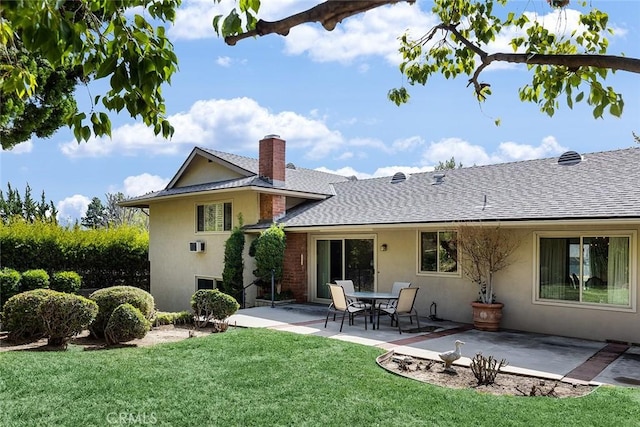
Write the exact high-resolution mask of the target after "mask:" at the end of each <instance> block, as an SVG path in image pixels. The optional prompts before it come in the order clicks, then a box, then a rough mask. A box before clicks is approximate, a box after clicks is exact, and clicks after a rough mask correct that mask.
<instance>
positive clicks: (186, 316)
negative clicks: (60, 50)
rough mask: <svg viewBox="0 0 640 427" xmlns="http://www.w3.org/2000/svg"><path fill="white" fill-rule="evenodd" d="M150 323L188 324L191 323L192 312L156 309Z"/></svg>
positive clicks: (155, 324)
mask: <svg viewBox="0 0 640 427" xmlns="http://www.w3.org/2000/svg"><path fill="white" fill-rule="evenodd" d="M152 323H153V326H162V325H190V324H192V323H193V314H192V313H189V312H188V311H179V312H175V313H173V312H166V311H157V312H156V314H155V317H154V318H153V321H152Z"/></svg>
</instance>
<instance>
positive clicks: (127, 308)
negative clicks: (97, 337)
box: [104, 304, 151, 345]
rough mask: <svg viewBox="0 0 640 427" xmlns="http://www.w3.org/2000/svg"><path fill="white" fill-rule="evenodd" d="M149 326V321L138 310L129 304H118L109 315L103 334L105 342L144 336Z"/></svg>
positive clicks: (111, 342) (111, 343) (113, 342)
mask: <svg viewBox="0 0 640 427" xmlns="http://www.w3.org/2000/svg"><path fill="white" fill-rule="evenodd" d="M150 328H151V322H149V321H148V320H147V319H145V317H144V315H143V314H142V313H141V312H140V310H138V309H137V308H135V307H134V306H132V305H131V304H120V305H119V306H118V307H116V309H115V310H113V313H112V314H111V317H109V321H108V322H107V327H106V328H105V330H104V336H105V339H106V340H107V344H109V345H113V344H118V343H122V342H127V341H131V340H134V339H136V338H144V336H145V335H146V334H147V332H148V331H149V329H150Z"/></svg>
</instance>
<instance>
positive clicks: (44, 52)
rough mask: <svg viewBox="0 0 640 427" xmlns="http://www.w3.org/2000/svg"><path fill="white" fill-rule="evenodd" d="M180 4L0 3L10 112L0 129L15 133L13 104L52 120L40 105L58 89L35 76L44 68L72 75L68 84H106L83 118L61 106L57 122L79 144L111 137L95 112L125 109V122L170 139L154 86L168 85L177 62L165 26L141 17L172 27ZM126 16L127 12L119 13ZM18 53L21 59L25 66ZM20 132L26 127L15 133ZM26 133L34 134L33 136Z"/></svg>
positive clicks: (173, 0)
mask: <svg viewBox="0 0 640 427" xmlns="http://www.w3.org/2000/svg"><path fill="white" fill-rule="evenodd" d="M180 2H181V0H119V1H99V0H67V1H60V0H13V1H10V0H7V1H3V2H1V3H0V21H1V23H2V25H0V52H2V54H0V58H1V60H2V62H1V64H0V66H1V67H0V96H2V98H5V99H11V100H13V101H12V105H13V106H12V107H11V108H7V109H3V111H2V113H3V116H2V122H1V123H2V126H3V127H4V126H5V123H8V124H9V125H10V126H11V124H13V126H14V127H15V125H16V124H19V123H20V121H21V120H22V119H21V117H20V111H21V108H19V104H20V103H26V105H29V104H31V105H36V104H37V105H39V106H40V107H41V110H40V113H41V114H43V115H47V114H49V115H51V114H53V113H54V110H55V109H56V107H55V106H47V105H46V103H43V102H42V101H41V99H45V98H47V97H51V98H55V96H52V94H53V93H54V92H55V91H56V90H59V89H60V86H59V85H52V87H49V86H47V83H45V82H44V81H43V80H42V76H40V71H38V70H40V69H41V68H44V69H46V70H54V72H61V73H65V72H69V70H72V73H74V74H73V75H72V76H68V75H67V76H66V77H67V78H69V77H71V79H70V80H71V81H73V79H75V78H76V77H77V78H78V79H79V80H80V81H82V82H88V81H89V80H92V79H96V80H97V79H102V78H107V77H109V85H110V89H109V90H108V91H107V92H106V93H105V94H101V95H97V96H95V97H94V98H93V99H91V102H92V108H91V112H90V117H87V114H85V113H84V112H77V111H75V113H71V114H68V113H69V111H70V110H69V108H68V107H73V106H72V105H66V106H65V108H64V112H63V114H62V116H63V121H64V123H65V124H67V125H68V126H70V127H71V128H72V129H73V132H74V135H75V137H76V139H77V140H78V141H81V140H83V139H84V140H85V141H86V140H88V139H89V138H90V137H91V135H92V134H94V135H96V136H99V135H110V134H111V121H110V119H109V116H108V115H107V114H106V112H104V111H99V109H101V108H104V109H106V110H107V111H111V112H120V111H122V110H123V109H126V110H127V111H128V112H129V114H130V115H131V116H132V117H134V118H141V119H142V121H143V122H144V123H145V124H146V125H147V126H149V127H152V128H153V131H154V133H155V134H156V135H158V134H162V136H164V137H170V136H171V135H172V134H173V127H172V126H171V125H170V123H169V122H168V121H167V120H166V118H165V102H164V98H163V96H162V90H161V86H162V85H163V84H165V83H170V81H171V76H172V75H173V73H174V72H175V71H176V69H177V58H176V55H175V53H174V51H173V45H172V44H171V42H170V41H169V40H168V39H167V37H166V36H165V28H164V26H162V25H160V26H153V25H152V24H151V23H150V22H149V21H148V20H147V18H145V16H147V17H148V18H150V19H151V20H152V22H154V23H156V22H160V23H167V22H168V23H171V22H173V20H174V19H175V13H176V9H177V8H178V6H179V5H180ZM133 8H137V9H133ZM132 9H133V13H130V14H127V13H125V12H127V11H128V10H132ZM143 15H145V16H143ZM131 16H132V18H131ZM24 54H27V55H28V58H26V59H25V57H24ZM34 61H35V62H36V63H38V61H41V62H42V67H36V68H35V69H34V68H33V67H32V64H33V62H34ZM45 73H46V71H45ZM76 73H77V74H76ZM66 83H70V82H66ZM50 95H51V96H50ZM25 108H26V107H25ZM4 115H6V117H5V116H4ZM87 120H90V122H91V123H90V125H89V124H87ZM51 123H53V122H51ZM49 126H51V127H53V124H49ZM34 129H35V128H34ZM26 131H28V129H26V127H25V128H24V129H23V130H22V132H23V133H24V132H26ZM33 132H35V133H36V135H38V133H37V131H35V130H33ZM17 136H18V135H16V138H14V140H13V141H11V140H7V141H6V146H5V140H4V138H3V148H5V149H6V148H10V147H11V146H13V145H14V144H15V143H16V141H18V140H19V139H20V138H18V137H17Z"/></svg>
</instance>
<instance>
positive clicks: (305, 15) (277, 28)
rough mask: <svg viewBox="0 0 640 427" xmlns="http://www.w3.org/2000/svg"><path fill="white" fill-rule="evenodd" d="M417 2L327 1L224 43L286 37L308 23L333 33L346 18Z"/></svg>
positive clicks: (258, 23) (259, 23)
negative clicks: (257, 38)
mask: <svg viewBox="0 0 640 427" xmlns="http://www.w3.org/2000/svg"><path fill="white" fill-rule="evenodd" d="M415 1H416V0H351V1H349V0H327V1H325V2H324V3H320V4H318V5H316V6H314V7H312V8H311V9H308V10H305V11H304V12H300V13H297V14H295V15H291V16H289V17H287V18H284V19H281V20H279V21H264V20H262V19H260V20H259V21H258V22H257V23H256V28H255V29H254V30H250V31H247V32H246V33H241V34H237V35H234V36H227V37H225V38H224V41H225V42H226V43H227V44H228V45H230V46H234V45H235V44H236V43H237V42H238V41H240V40H243V39H246V38H249V37H256V36H264V35H267V34H272V33H276V34H280V35H281V36H286V35H287V34H289V30H291V28H293V27H295V26H298V25H301V24H304V23H308V22H319V23H321V24H322V26H323V27H324V28H325V29H326V30H327V31H332V30H333V29H334V28H335V27H336V25H337V24H338V23H339V22H341V21H342V20H343V19H344V18H348V17H350V16H353V15H357V14H359V13H364V12H366V11H368V10H370V9H375V8H376V7H380V6H384V5H388V4H395V3H400V2H406V3H409V4H413V3H415Z"/></svg>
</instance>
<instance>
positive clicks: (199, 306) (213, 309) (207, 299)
mask: <svg viewBox="0 0 640 427" xmlns="http://www.w3.org/2000/svg"><path fill="white" fill-rule="evenodd" d="M191 308H192V309H193V312H194V313H195V323H196V326H198V327H199V328H200V327H203V326H206V325H207V324H208V323H209V321H211V320H212V319H215V320H224V319H226V318H227V317H229V316H231V315H232V314H233V313H235V312H236V311H238V309H239V308H240V304H238V301H236V299H235V298H233V297H232V296H231V295H228V294H225V293H224V292H220V291H219V290H218V289H201V290H199V291H197V292H196V293H195V294H193V296H192V297H191Z"/></svg>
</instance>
